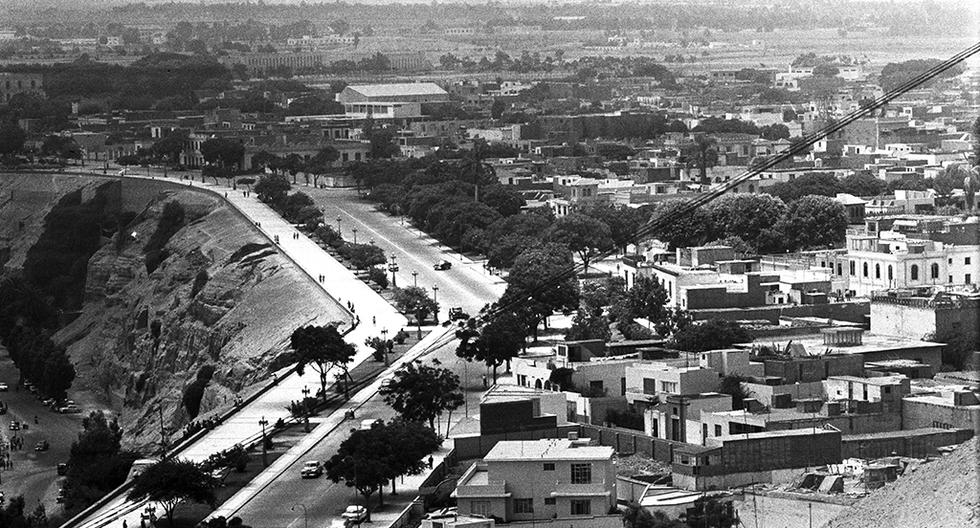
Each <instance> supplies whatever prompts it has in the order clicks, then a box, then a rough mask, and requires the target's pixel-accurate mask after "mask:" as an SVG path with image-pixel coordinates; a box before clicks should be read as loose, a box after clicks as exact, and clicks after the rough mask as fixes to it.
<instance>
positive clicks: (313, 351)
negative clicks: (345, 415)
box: [289, 325, 357, 399]
mask: <svg viewBox="0 0 980 528" xmlns="http://www.w3.org/2000/svg"><path fill="white" fill-rule="evenodd" d="M289 345H290V347H291V348H292V350H293V354H294V359H295V360H296V370H297V372H299V373H300V375H302V374H303V371H304V370H305V369H306V367H307V366H309V367H311V368H312V369H313V370H314V371H315V372H316V373H317V374H318V375H319V377H320V389H321V391H322V394H323V397H324V399H326V395H327V374H328V372H329V371H330V369H331V367H337V368H340V369H341V371H342V372H343V375H344V377H346V378H348V379H350V373H349V372H348V367H347V364H348V363H350V361H351V360H352V359H354V355H355V354H356V353H357V350H356V349H355V348H354V346H353V345H351V344H350V343H347V342H346V341H344V336H342V335H341V334H340V332H338V331H337V328H336V327H335V326H330V325H327V326H312V325H311V326H302V327H299V328H297V329H296V330H294V331H293V334H292V336H290V338H289ZM348 391H349V387H348V384H347V383H345V384H344V394H345V396H346V397H347V399H350V393H349V392H348Z"/></svg>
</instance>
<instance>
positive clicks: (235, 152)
mask: <svg viewBox="0 0 980 528" xmlns="http://www.w3.org/2000/svg"><path fill="white" fill-rule="evenodd" d="M244 155H245V146H244V145H242V144H241V143H239V142H238V141H235V140H232V139H224V138H213V139H209V140H207V141H205V142H203V143H201V157H203V158H204V161H206V162H208V163H212V164H217V165H219V166H221V167H226V168H231V167H240V166H241V163H242V156H244Z"/></svg>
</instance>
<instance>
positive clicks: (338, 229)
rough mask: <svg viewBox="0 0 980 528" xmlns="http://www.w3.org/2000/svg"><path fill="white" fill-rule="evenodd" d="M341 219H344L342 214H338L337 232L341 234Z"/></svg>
mask: <svg viewBox="0 0 980 528" xmlns="http://www.w3.org/2000/svg"><path fill="white" fill-rule="evenodd" d="M341 220H343V218H341V217H340V215H337V234H338V235H339V234H340V221H341Z"/></svg>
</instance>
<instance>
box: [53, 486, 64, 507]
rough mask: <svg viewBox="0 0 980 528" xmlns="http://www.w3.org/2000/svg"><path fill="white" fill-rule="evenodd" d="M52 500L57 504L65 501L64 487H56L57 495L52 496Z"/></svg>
mask: <svg viewBox="0 0 980 528" xmlns="http://www.w3.org/2000/svg"><path fill="white" fill-rule="evenodd" d="M54 501H55V502H57V503H58V504H64V502H65V488H58V496H57V497H55V498H54Z"/></svg>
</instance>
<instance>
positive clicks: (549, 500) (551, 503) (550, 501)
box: [544, 497, 555, 506]
mask: <svg viewBox="0 0 980 528" xmlns="http://www.w3.org/2000/svg"><path fill="white" fill-rule="evenodd" d="M544 505H545V506H554V505H555V498H554V497H545V499H544Z"/></svg>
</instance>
